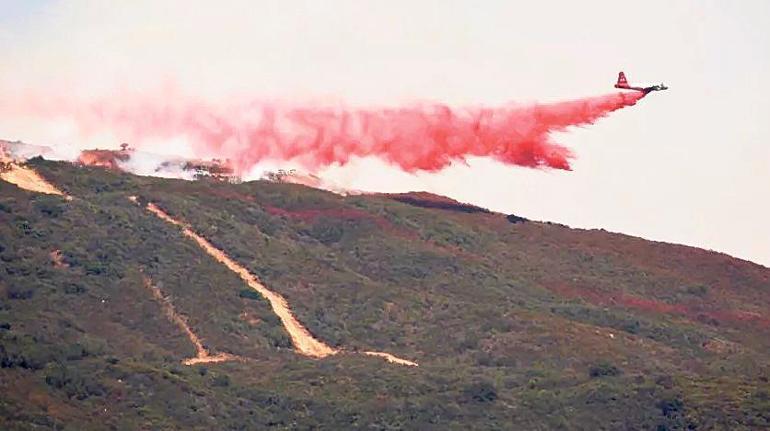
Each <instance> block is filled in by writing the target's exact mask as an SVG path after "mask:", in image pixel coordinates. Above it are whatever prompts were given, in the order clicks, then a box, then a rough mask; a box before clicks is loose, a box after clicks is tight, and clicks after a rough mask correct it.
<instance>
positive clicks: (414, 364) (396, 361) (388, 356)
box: [363, 352, 419, 367]
mask: <svg viewBox="0 0 770 431" xmlns="http://www.w3.org/2000/svg"><path fill="white" fill-rule="evenodd" d="M363 353H364V355H368V356H378V357H380V358H385V360H386V361H388V362H390V363H391V364H399V365H407V366H410V367H417V366H419V365H418V364H417V362H412V361H408V360H406V359H401V358H399V357H396V356H393V355H391V354H390V353H385V352H363Z"/></svg>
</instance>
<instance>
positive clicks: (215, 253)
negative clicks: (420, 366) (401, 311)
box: [131, 197, 417, 366]
mask: <svg viewBox="0 0 770 431" xmlns="http://www.w3.org/2000/svg"><path fill="white" fill-rule="evenodd" d="M131 200H132V201H133V202H137V200H136V198H135V197H131ZM147 210H148V211H150V212H151V213H153V214H155V215H156V216H157V217H158V218H160V219H162V220H164V221H166V222H168V223H171V224H173V225H176V226H179V227H181V228H182V232H183V233H184V235H186V236H187V237H189V238H191V239H193V240H194V241H195V242H196V243H198V245H199V246H200V247H201V248H202V249H203V250H204V251H206V253H208V254H209V255H211V256H212V257H214V259H216V260H217V261H218V262H220V263H222V264H223V265H225V266H226V267H227V268H228V269H230V270H231V271H233V272H235V273H236V274H238V276H239V277H241V279H242V280H243V281H244V282H246V284H247V285H248V286H249V287H251V288H252V289H254V290H256V291H257V292H259V293H260V294H261V295H262V296H264V297H265V299H267V300H268V302H270V306H271V307H272V309H273V312H274V313H275V314H276V315H278V318H279V319H280V320H281V323H282V324H283V326H284V328H286V331H287V332H288V333H289V337H291V341H292V344H293V345H294V347H295V348H296V349H297V351H298V352H299V353H301V354H303V355H305V356H310V357H314V358H324V357H327V356H330V355H335V354H337V353H340V351H339V350H336V349H333V348H332V347H330V346H328V345H326V344H325V343H323V342H322V341H320V340H317V339H316V338H315V337H313V335H312V334H310V332H309V331H308V330H307V328H305V327H304V326H303V325H302V324H301V323H300V322H299V321H298V320H297V318H296V317H294V315H293V314H292V312H291V310H290V308H289V304H288V303H287V302H286V299H285V298H284V297H283V296H281V295H279V294H277V293H275V292H273V291H271V290H269V289H268V288H267V287H265V286H264V285H263V284H262V283H260V282H259V280H257V278H256V277H255V276H254V275H253V274H251V273H250V272H249V271H248V270H247V269H246V268H244V267H243V266H241V265H240V264H238V263H237V262H235V261H234V260H232V259H231V258H230V257H229V256H227V254H225V253H224V252H223V251H221V250H219V249H217V248H216V247H214V246H213V245H212V244H211V243H210V242H208V240H206V239H205V238H203V237H202V236H200V235H198V234H197V233H195V232H193V231H192V230H191V229H190V228H189V227H188V226H186V225H185V224H184V223H181V222H179V221H177V220H175V219H174V218H172V217H171V216H169V215H168V214H167V213H166V212H165V211H163V210H162V209H160V208H158V207H157V206H156V205H155V204H153V203H148V204H147ZM364 354H366V355H369V356H378V357H382V358H385V359H386V360H387V361H388V362H390V363H396V364H400V365H409V366H417V363H415V362H412V361H408V360H405V359H400V358H397V357H395V356H393V355H391V354H389V353H383V352H364Z"/></svg>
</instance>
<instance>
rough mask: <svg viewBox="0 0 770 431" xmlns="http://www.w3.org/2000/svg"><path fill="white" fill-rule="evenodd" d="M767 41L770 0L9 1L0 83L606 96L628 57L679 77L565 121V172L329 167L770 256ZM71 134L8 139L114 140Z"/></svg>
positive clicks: (12, 127) (411, 95) (371, 184)
mask: <svg viewBox="0 0 770 431" xmlns="http://www.w3.org/2000/svg"><path fill="white" fill-rule="evenodd" d="M768 53H770V2H768V1H763V0H757V1H748V0H744V1H740V2H724V1H647V2H636V3H633V4H631V3H628V2H626V3H619V2H617V1H609V0H608V1H584V2H571V1H563V2H549V1H542V2H530V1H522V2H516V1H510V0H506V1H490V0H488V1H483V2H479V1H448V0H441V1H393V0H391V1H387V2H385V1H361V0H357V1H305V2H291V1H275V2H264V1H262V2H260V1H247V0H244V1H217V2H191V1H158V0H153V1H137V0H134V1H123V2H118V1H112V2H106V1H69V2H65V1H41V0H37V1H29V0H19V1H9V0H0V59H2V60H0V61H1V62H2V63H1V66H2V67H0V97H2V93H3V92H10V91H15V92H18V91H20V90H36V91H38V92H39V91H41V90H43V91H51V92H59V93H61V92H71V93H76V94H110V92H115V91H119V90H121V89H126V88H128V89H137V88H139V89H143V88H144V89H157V88H159V87H160V86H162V85H168V84H169V83H173V84H174V85H176V86H178V87H179V88H181V89H183V90H184V91H185V92H187V93H191V94H195V95H198V96H201V97H208V98H214V99H216V98H225V97H227V96H228V95H232V94H238V95H243V94H248V95H252V96H256V97H265V98H275V99H281V100H319V99H321V100H329V99H332V100H339V101H345V102H347V103H350V104H361V105H365V104H372V103H374V104H399V103H406V102H412V101H415V100H432V101H440V102H446V103H450V104H454V105H463V104H480V103H484V104H500V103H505V102H509V101H519V102H531V101H556V100H563V99H570V98H575V97H580V96H587V95H599V94H604V93H607V92H610V91H611V90H612V88H611V86H612V84H613V83H614V80H615V78H616V76H617V72H618V70H620V69H623V70H625V71H626V74H627V75H628V77H629V79H630V80H631V81H632V82H634V83H636V82H643V83H650V82H652V83H658V82H660V81H664V82H665V83H666V84H667V85H669V86H670V87H671V89H670V90H669V91H667V92H661V93H657V94H651V95H650V96H649V97H647V98H645V99H644V100H642V101H641V102H640V103H639V104H638V105H637V106H634V107H632V108H628V109H624V110H622V111H619V112H616V113H614V114H612V115H611V116H610V117H608V118H605V119H603V120H601V121H600V122H599V123H598V124H597V125H595V126H590V127H587V128H585V129H579V130H572V131H569V132H567V133H563V134H560V135H559V136H558V137H557V140H558V141H559V142H560V143H562V144H565V145H566V146H568V147H570V148H572V149H573V150H574V152H575V153H576V155H577V159H576V160H575V161H574V163H573V169H574V170H573V171H571V172H563V171H548V170H532V169H526V168H519V167H510V166H504V165H501V164H499V163H496V162H493V161H490V160H484V159H475V160H471V161H470V163H469V165H468V166H464V165H459V166H453V167H451V168H449V169H447V170H445V171H443V172H441V173H438V174H419V175H411V174H405V173H403V172H399V171H397V170H396V169H394V168H390V167H388V166H385V165H384V164H383V163H382V162H378V161H376V160H359V161H356V162H354V163H352V164H351V165H348V166H346V167H344V168H330V169H328V170H327V171H326V172H324V173H323V175H324V176H325V177H327V178H329V179H331V180H332V181H335V182H337V183H340V184H345V185H349V186H353V187H356V188H359V189H364V190H373V191H405V190H415V189H421V190H429V191H433V192H436V193H440V194H444V195H448V196H452V197H454V198H456V199H459V200H462V201H465V202H472V203H475V204H478V205H481V206H485V207H488V208H490V209H493V210H498V211H503V212H512V213H516V214H520V215H523V216H526V217H529V218H533V219H543V220H551V221H557V222H562V223H566V224H568V225H571V226H573V227H603V228H605V229H608V230H611V231H618V232H624V233H628V234H632V235H638V236H642V237H645V238H649V239H656V240H662V241H667V242H677V243H684V244H689V245H695V246H700V247H704V248H710V249H715V250H718V251H723V252H726V253H729V254H731V255H734V256H738V257H742V258H746V259H750V260H753V261H755V262H758V263H762V264H764V265H765V266H770V202H769V200H770V193H769V190H770V147H769V146H768V145H770V122H769V121H768V119H769V118H770V98H769V97H768V96H770V84H768V75H769V73H768V72H770V54H768ZM70 132H71V130H70V129H68V128H67V127H66V125H61V124H52V123H50V122H47V123H46V122H41V121H38V120H36V119H35V118H28V117H27V118H21V117H19V118H15V117H14V116H13V115H10V116H9V115H6V116H3V117H2V118H0V138H9V139H22V140H25V141H27V142H30V143H35V144H44V145H49V146H56V145H62V144H77V145H81V146H85V145H99V146H102V147H108V146H116V145H117V143H118V142H115V141H111V140H109V139H107V138H102V141H99V140H97V141H95V142H87V143H86V142H74V141H76V140H77V138H76V137H75V136H73V135H71V133H70ZM115 139H116V140H117V139H119V138H115ZM177 144H178V143H177ZM158 145H160V143H159V144H158ZM177 147H180V148H182V147H184V145H181V146H179V145H177ZM177 147H174V148H177ZM159 150H160V149H159ZM180 151H181V150H180Z"/></svg>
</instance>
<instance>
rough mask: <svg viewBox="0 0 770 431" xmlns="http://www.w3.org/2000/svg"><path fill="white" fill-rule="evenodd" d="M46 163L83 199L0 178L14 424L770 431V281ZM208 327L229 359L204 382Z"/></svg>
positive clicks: (725, 264) (527, 232) (284, 194)
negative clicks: (300, 343)
mask: <svg viewBox="0 0 770 431" xmlns="http://www.w3.org/2000/svg"><path fill="white" fill-rule="evenodd" d="M30 166H31V167H32V168H34V169H35V170H36V171H37V172H38V173H39V174H40V175H42V176H43V177H44V178H46V179H48V180H49V181H50V182H51V183H53V184H54V185H55V186H56V187H57V188H58V189H60V190H62V191H63V192H64V193H65V194H66V195H67V196H71V197H72V199H71V200H66V199H65V198H63V197H61V196H56V195H42V194H37V193H33V192H29V191H25V190H21V189H18V188H17V187H15V186H13V185H10V184H8V183H4V182H0V268H2V269H0V365H2V368H0V390H1V391H2V393H3V394H5V395H4V396H3V397H2V398H0V428H3V429H53V428H54V427H56V428H57V429H62V428H65V429H105V428H110V429H309V428H328V429H341V428H370V429H436V430H446V429H468V428H475V429H510V428H514V429H516V428H518V429H554V428H563V429H640V430H648V429H656V428H658V429H686V428H687V427H690V428H697V429H711V428H724V429H741V428H743V429H753V428H758V427H763V426H770V393H768V390H767V387H768V377H770V337H767V333H768V332H767V331H768V329H770V316H768V315H767V310H768V309H770V296H768V294H769V293H770V270H768V269H767V268H764V267H761V266H759V265H755V264H752V263H749V262H745V261H741V260H738V259H734V258H731V257H729V256H726V255H722V254H718V253H713V252H707V251H704V250H699V249H695V248H690V247H684V246H678V245H671V244H663V243H653V242H649V241H645V240H642V239H639V238H633V237H628V236H624V235H619V234H612V233H608V232H604V231H585V230H576V229H570V228H567V227H564V226H560V225H554V224H549V223H540V222H531V221H526V220H524V219H520V218H516V217H506V216H505V215H502V214H495V213H491V212H488V211H486V210H483V209H478V208H476V207H473V206H469V205H464V204H459V203H456V202H453V201H451V200H447V199H445V198H440V197H436V196H432V195H427V194H409V195H362V196H351V197H341V196H337V195H334V194H331V193H328V192H323V191H319V190H315V189H310V188H307V187H303V186H299V185H293V184H275V183H268V182H250V183H243V184H237V185H233V184H224V183H220V182H215V181H198V182H187V181H181V180H167V179H158V178H147V177H136V176H132V175H129V174H122V173H115V172H110V171H106V170H102V169H98V168H76V167H74V166H72V165H69V164H66V163H52V162H45V161H42V160H39V159H37V160H32V161H31V162H30ZM130 196H135V197H136V199H135V200H136V201H135V202H134V201H132V200H130V199H129V197H130ZM137 203H138V204H139V205H138V204H137ZM149 203H151V204H153V205H155V206H157V208H159V209H160V210H162V211H163V212H164V213H165V214H167V215H168V216H169V217H172V218H174V219H175V220H177V221H179V222H180V223H182V224H184V225H185V226H186V227H187V228H188V229H190V230H191V231H192V232H194V233H195V234H197V235H199V236H200V237H201V238H205V240H206V241H207V242H208V243H210V244H211V246H212V247H213V248H216V249H218V250H220V251H222V252H223V253H225V254H226V255H227V256H228V257H229V258H230V259H232V261H233V262H235V263H236V264H237V265H239V266H240V267H243V268H244V270H245V271H247V272H248V273H250V274H253V275H254V276H256V277H257V278H258V279H259V281H260V282H261V283H263V284H264V286H265V287H266V288H267V289H269V290H270V291H272V292H274V293H275V294H277V295H280V296H281V297H282V298H284V299H285V301H286V303H287V305H288V306H289V307H290V308H291V313H293V316H294V317H295V318H296V320H297V321H298V322H299V323H300V324H301V325H304V327H305V328H306V329H307V331H308V333H309V334H311V335H312V336H313V337H315V338H316V339H317V340H319V342H322V343H323V344H325V345H327V346H329V347H330V348H331V349H333V350H335V351H339V352H340V353H339V354H334V355H331V356H327V357H325V358H322V359H313V358H311V357H307V356H304V355H302V354H300V353H301V352H300V351H298V350H297V349H296V348H295V346H296V341H295V340H294V338H293V337H292V336H290V334H289V333H288V332H287V331H286V329H285V326H284V323H285V320H284V321H282V320H281V319H279V318H278V316H277V315H276V314H275V313H274V312H273V310H274V307H271V303H269V302H268V301H267V300H266V299H265V298H264V297H263V296H261V295H260V294H258V292H256V291H255V290H253V289H251V288H250V287H249V286H248V285H247V284H246V283H245V282H244V280H243V279H242V277H241V276H239V275H238V274H236V273H234V272H233V271H231V270H230V269H228V267H227V266H225V265H222V264H221V263H220V262H218V261H217V260H215V259H213V258H212V257H211V255H210V253H208V252H207V251H206V250H204V249H202V248H201V247H200V246H199V244H198V243H196V241H194V240H193V239H191V238H190V237H189V236H185V235H184V234H183V231H182V229H181V227H180V226H178V225H175V224H172V223H168V222H166V221H164V220H163V219H161V218H159V217H157V216H156V215H154V214H153V213H151V212H150V211H147V210H146V205H147V204H149ZM514 222H515V223H514ZM148 286H155V287H156V288H157V290H156V291H153V290H152V289H148ZM157 292H160V294H156V293H157ZM173 316H177V317H178V318H174V317H173ZM185 327H187V328H189V330H190V332H192V333H194V334H195V336H196V337H197V338H198V339H200V340H201V341H200V343H201V344H202V346H200V347H202V348H203V349H204V350H206V352H208V354H210V355H212V356H214V355H224V356H225V357H227V358H229V359H228V360H224V361H222V362H211V363H197V365H191V366H187V365H183V361H185V360H187V359H189V358H193V357H198V358H199V357H201V350H200V348H199V347H196V345H195V343H194V342H193V341H191V338H190V337H189V336H188V334H187V333H186V331H185V330H184V328H185ZM365 351H377V352H383V353H384V352H387V353H389V354H392V355H395V356H397V357H399V358H406V359H408V360H411V361H414V362H416V363H419V365H420V366H419V367H404V366H400V365H398V364H393V363H388V362H386V361H383V360H382V359H381V358H377V357H370V356H366V355H360V354H357V352H365ZM204 356H205V355H204ZM230 359H232V360H230Z"/></svg>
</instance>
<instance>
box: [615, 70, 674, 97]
mask: <svg viewBox="0 0 770 431" xmlns="http://www.w3.org/2000/svg"><path fill="white" fill-rule="evenodd" d="M615 88H620V89H621V90H634V91H641V92H642V93H644V94H647V93H649V92H651V91H661V90H668V87H666V86H665V85H663V83H661V84H660V85H653V86H652V87H631V86H630V85H628V80H627V79H626V74H625V73H623V72H620V73H619V74H618V82H617V84H615Z"/></svg>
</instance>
